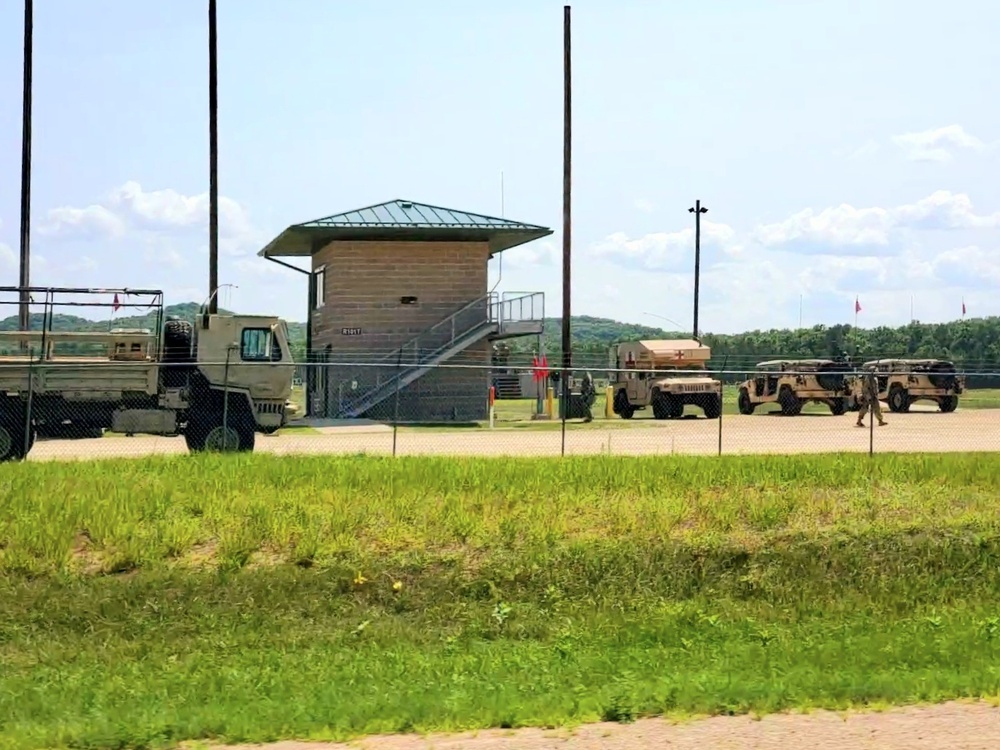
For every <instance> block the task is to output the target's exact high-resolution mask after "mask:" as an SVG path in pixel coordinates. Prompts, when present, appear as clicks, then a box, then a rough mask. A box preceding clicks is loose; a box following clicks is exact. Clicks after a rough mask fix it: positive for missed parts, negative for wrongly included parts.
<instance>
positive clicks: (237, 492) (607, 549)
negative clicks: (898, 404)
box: [0, 454, 1000, 748]
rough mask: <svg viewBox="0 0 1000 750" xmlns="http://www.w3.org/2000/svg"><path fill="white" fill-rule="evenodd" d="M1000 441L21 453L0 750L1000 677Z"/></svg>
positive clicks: (473, 721)
mask: <svg viewBox="0 0 1000 750" xmlns="http://www.w3.org/2000/svg"><path fill="white" fill-rule="evenodd" d="M998 482H1000V462H997V461H995V460H993V459H992V458H988V457H985V458H984V457H979V456H960V455H935V456H894V455H884V456H875V457H874V458H871V457H867V456H822V457H813V456H808V457H805V456H804V457H797V456H775V457H768V458H755V457H735V456H734V457H724V458H698V457H675V458H670V459H662V458H649V459H632V458H630V459H625V458H611V457H599V458H598V457H595V458H579V459H577V458H569V459H562V460H515V459H502V460H489V459H465V460H463V459H425V458H420V459H417V458H413V459H409V458H406V459H396V460H391V459H380V458H368V457H357V458H330V457H317V458H295V459H289V458H281V457H277V456H268V455H263V454H261V455H253V456H235V457H234V456H197V457H188V456H181V457H176V458H162V459H155V460H154V459H149V460H143V461H135V462H127V463H120V462H113V461H107V462H95V463H92V464H63V463H58V462H52V463H44V464H19V465H5V466H2V467H0V495H2V496H3V497H4V503H3V504H2V505H0V574H2V575H0V747H12V748H14V747H17V748H22V747H57V746H65V747H69V746H72V747H76V748H82V747H115V748H121V747H148V746H154V745H160V744H170V743H175V742H178V741H181V740H186V739H205V738H220V739H224V740H228V741H263V740H271V739H278V738H288V737H300V738H343V737H349V736H354V735H358V734H363V733H368V732H375V731H409V730H424V729H454V728H472V727H483V726H518V725H522V724H572V723H576V722H580V721H588V720H593V719H600V718H608V719H614V720H621V721H627V720H629V719H631V718H633V717H636V716H640V715H644V714H650V713H664V712H666V713H679V714H690V713H720V712H734V711H751V710H753V711H761V712H764V711H771V710H779V709H784V708H789V707H808V706H827V707H846V706H848V705H854V704H859V703H860V704H864V703H867V702H893V703H901V702H911V701H920V700H938V699H946V698H953V697H961V696H980V695H988V696H990V695H996V694H998V693H1000V671H998V669H997V667H996V664H997V663H998V660H1000V604H998V602H1000V533H998V531H1000V519H998V517H997V514H996V489H995V488H996V486H997V485H998Z"/></svg>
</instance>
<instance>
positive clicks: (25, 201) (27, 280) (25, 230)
mask: <svg viewBox="0 0 1000 750" xmlns="http://www.w3.org/2000/svg"><path fill="white" fill-rule="evenodd" d="M32 5H33V3H32V0H24V82H23V89H22V91H21V264H20V275H19V278H18V283H19V285H20V287H21V292H20V295H19V300H18V301H19V302H20V304H19V305H18V309H17V320H18V324H19V327H20V329H21V330H22V331H27V330H28V329H29V328H30V327H31V308H30V304H31V295H30V294H29V293H28V290H27V288H28V287H30V286H31V57H32V37H33V33H34V20H33V15H34V13H33V11H34V8H33V7H32ZM24 344H25V345H27V342H24Z"/></svg>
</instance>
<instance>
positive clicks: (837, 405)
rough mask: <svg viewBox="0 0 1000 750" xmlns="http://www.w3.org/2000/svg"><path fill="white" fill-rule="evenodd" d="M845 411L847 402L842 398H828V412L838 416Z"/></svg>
mask: <svg viewBox="0 0 1000 750" xmlns="http://www.w3.org/2000/svg"><path fill="white" fill-rule="evenodd" d="M846 411H847V404H845V403H844V399H842V398H832V399H830V412H831V413H832V414H833V415H834V416H835V417H839V416H841V415H843V414H844V413H845V412H846Z"/></svg>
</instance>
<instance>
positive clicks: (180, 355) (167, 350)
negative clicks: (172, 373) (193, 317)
mask: <svg viewBox="0 0 1000 750" xmlns="http://www.w3.org/2000/svg"><path fill="white" fill-rule="evenodd" d="M193 342H194V327H193V326H192V325H191V324H190V323H188V322H187V321H186V320H168V321H167V322H166V323H164V324H163V361H164V362H190V361H191V345H192V343H193Z"/></svg>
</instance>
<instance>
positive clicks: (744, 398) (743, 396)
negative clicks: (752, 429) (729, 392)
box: [736, 388, 757, 415]
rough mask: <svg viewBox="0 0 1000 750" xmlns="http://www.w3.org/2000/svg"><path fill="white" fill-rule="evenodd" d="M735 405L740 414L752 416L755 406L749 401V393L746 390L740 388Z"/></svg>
mask: <svg viewBox="0 0 1000 750" xmlns="http://www.w3.org/2000/svg"><path fill="white" fill-rule="evenodd" d="M736 405H737V406H738V407H739V409H740V414H745V415H750V414H753V412H754V409H756V408H757V407H756V405H755V404H754V402H753V401H751V400H750V392H749V391H748V390H747V389H746V388H740V396H739V398H738V399H737V400H736Z"/></svg>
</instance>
